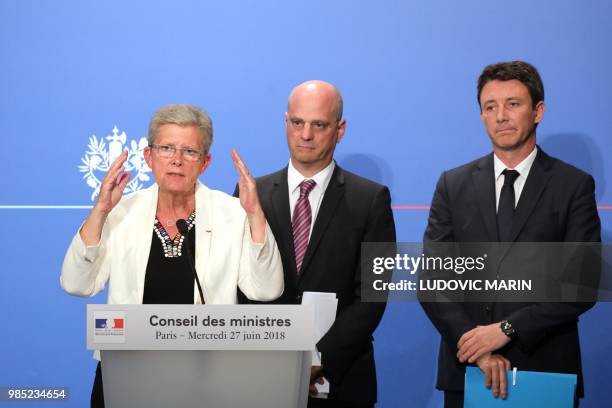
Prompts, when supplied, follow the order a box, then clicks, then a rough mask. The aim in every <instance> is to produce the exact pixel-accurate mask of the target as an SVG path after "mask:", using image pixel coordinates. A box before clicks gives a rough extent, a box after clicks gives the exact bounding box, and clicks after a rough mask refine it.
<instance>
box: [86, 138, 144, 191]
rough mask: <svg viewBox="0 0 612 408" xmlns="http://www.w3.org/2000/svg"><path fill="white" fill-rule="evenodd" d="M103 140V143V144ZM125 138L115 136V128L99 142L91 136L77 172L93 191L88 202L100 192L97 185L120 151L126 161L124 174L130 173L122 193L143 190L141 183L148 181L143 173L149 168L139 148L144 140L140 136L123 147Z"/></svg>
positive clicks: (141, 148)
mask: <svg viewBox="0 0 612 408" xmlns="http://www.w3.org/2000/svg"><path fill="white" fill-rule="evenodd" d="M104 139H106V140H107V141H108V146H107V143H106V142H105V141H104ZM126 142H127V136H126V134H125V132H121V133H119V129H117V126H115V127H114V128H113V134H112V136H111V135H109V136H106V137H105V138H104V137H101V138H100V139H99V140H98V138H97V137H96V135H91V137H90V138H89V145H88V146H87V152H86V153H85V155H84V156H83V157H82V158H81V162H82V163H83V164H81V165H80V166H79V171H80V172H81V173H84V174H83V178H84V179H85V181H86V182H87V185H88V186H89V187H91V188H92V189H93V193H91V201H94V200H95V199H96V197H97V196H98V194H99V193H100V185H101V184H102V180H103V179H104V176H105V175H106V172H107V171H108V169H109V167H110V166H111V164H112V163H113V162H114V161H115V159H116V158H117V157H118V156H119V155H120V154H121V152H122V151H123V150H124V149H127V151H128V158H127V161H126V163H125V166H124V167H125V171H127V172H130V173H131V176H132V177H131V179H130V182H129V183H128V184H127V186H126V188H125V191H124V194H128V193H133V192H135V191H138V190H140V189H141V188H143V187H144V184H143V182H145V181H149V180H150V179H151V178H150V177H149V175H148V174H147V173H150V172H151V169H150V168H149V166H148V165H147V163H146V162H145V160H144V156H143V149H144V148H145V147H147V144H148V143H147V138H145V137H141V138H140V140H138V141H136V140H131V141H130V143H129V145H126Z"/></svg>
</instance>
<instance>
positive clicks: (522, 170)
mask: <svg viewBox="0 0 612 408" xmlns="http://www.w3.org/2000/svg"><path fill="white" fill-rule="evenodd" d="M537 154H538V147H537V146H536V147H534V149H533V150H532V151H531V153H529V156H527V157H525V158H524V159H523V161H522V162H520V163H519V164H517V165H516V167H514V169H512V170H516V171H518V172H519V174H520V177H527V175H528V174H529V170H531V166H532V165H533V162H534V161H535V158H536V155H537ZM507 168H508V167H506V165H505V164H504V162H502V161H501V160H500V159H499V157H497V155H496V154H495V153H493V170H494V173H495V180H498V179H499V178H500V177H501V175H502V171H504V170H506V169H507Z"/></svg>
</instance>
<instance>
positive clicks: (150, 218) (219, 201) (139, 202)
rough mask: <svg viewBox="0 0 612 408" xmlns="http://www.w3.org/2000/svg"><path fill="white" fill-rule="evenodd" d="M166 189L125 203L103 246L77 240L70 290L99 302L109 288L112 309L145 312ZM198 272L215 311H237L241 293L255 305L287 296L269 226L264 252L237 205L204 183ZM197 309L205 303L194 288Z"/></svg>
mask: <svg viewBox="0 0 612 408" xmlns="http://www.w3.org/2000/svg"><path fill="white" fill-rule="evenodd" d="M157 192H158V186H157V184H154V185H153V186H151V187H149V188H147V189H145V190H141V191H138V192H136V193H134V194H132V195H130V196H126V197H123V198H122V199H121V201H120V202H119V204H117V206H116V207H115V208H114V209H113V210H112V211H111V213H110V214H109V216H108V218H107V219H106V223H105V224H104V228H103V230H102V238H101V240H100V242H99V244H98V245H97V246H95V247H87V246H85V244H84V243H83V240H82V239H81V236H80V234H79V232H78V231H77V233H76V235H75V236H74V238H73V240H72V243H71V244H70V247H69V248H68V252H67V253H66V257H65V258H64V264H63V267H62V274H61V277H60V283H61V285H62V288H64V290H65V291H66V292H68V293H70V294H73V295H77V296H94V295H96V294H97V293H99V292H100V291H102V290H103V289H104V286H105V284H106V282H107V281H109V287H108V303H109V304H141V303H142V298H143V293H144V282H145V273H146V269H147V262H148V260H149V252H150V249H151V239H152V237H153V224H154V221H155V213H156V209H157ZM195 199H196V241H195V242H196V248H195V267H196V270H197V272H198V277H199V279H200V283H201V285H202V291H203V292H204V301H205V302H206V303H207V304H233V303H237V296H236V287H237V286H238V287H240V290H241V291H242V292H243V293H244V294H245V295H246V296H247V297H249V298H250V299H253V300H264V301H268V300H274V299H276V298H278V297H279V296H280V295H281V294H282V292H283V289H284V280H283V267H282V263H281V257H280V253H279V251H278V247H277V246H276V241H275V240H274V235H273V234H272V231H271V230H270V227H269V226H268V225H267V223H266V234H265V240H264V243H263V244H257V243H254V242H253V241H252V240H251V232H250V226H249V223H248V220H247V216H246V213H245V212H244V210H243V208H242V207H241V206H240V201H239V200H238V199H237V198H234V197H231V196H229V195H227V194H225V193H223V192H221V191H216V190H211V189H209V188H208V187H206V186H205V185H203V184H201V183H200V182H199V181H198V182H197V183H196V191H195ZM193 296H194V303H200V300H199V294H198V290H197V286H196V285H195V282H194V295H193Z"/></svg>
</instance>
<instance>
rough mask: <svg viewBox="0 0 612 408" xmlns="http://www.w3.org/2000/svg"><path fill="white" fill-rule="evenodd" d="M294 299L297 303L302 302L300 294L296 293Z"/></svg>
mask: <svg viewBox="0 0 612 408" xmlns="http://www.w3.org/2000/svg"><path fill="white" fill-rule="evenodd" d="M295 301H296V302H297V303H302V295H297V296H296V297H295Z"/></svg>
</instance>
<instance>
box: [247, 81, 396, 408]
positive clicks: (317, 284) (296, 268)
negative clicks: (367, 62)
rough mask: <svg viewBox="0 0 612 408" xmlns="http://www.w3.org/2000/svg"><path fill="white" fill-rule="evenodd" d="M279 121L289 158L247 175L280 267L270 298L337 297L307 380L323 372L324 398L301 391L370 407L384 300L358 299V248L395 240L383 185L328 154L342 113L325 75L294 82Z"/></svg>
mask: <svg viewBox="0 0 612 408" xmlns="http://www.w3.org/2000/svg"><path fill="white" fill-rule="evenodd" d="M285 122H286V130H287V144H288V145H289V152H290V155H291V159H290V161H289V165H288V166H287V167H285V168H284V169H282V170H280V171H278V172H276V173H273V174H270V175H267V176H264V177H261V178H258V179H257V180H256V181H257V189H258V192H259V196H260V197H261V205H262V207H263V210H264V213H265V215H266V219H267V220H268V223H269V224H270V227H271V229H272V231H273V233H274V236H275V238H276V241H277V244H278V247H279V250H280V252H281V257H282V261H283V268H284V271H285V292H284V293H283V295H282V296H281V298H280V299H278V300H277V301H276V302H277V303H301V299H302V293H303V292H305V291H314V292H331V293H335V294H336V296H337V298H338V309H337V314H336V320H335V322H334V324H333V325H332V327H331V328H330V329H329V331H328V332H327V333H326V334H325V335H324V336H323V337H322V338H321V340H320V341H319V342H318V343H317V345H316V346H317V350H318V352H320V353H321V361H322V364H321V366H313V368H312V378H311V387H310V394H311V396H316V394H317V392H316V389H315V387H314V382H319V383H320V382H322V379H323V378H325V379H327V380H328V381H329V383H330V393H329V398H328V399H319V398H310V399H309V402H308V406H309V407H319V406H323V407H373V406H374V403H375V402H376V372H375V369H374V353H373V347H372V333H373V332H374V330H375V329H376V327H377V325H378V323H379V322H380V319H381V318H382V315H383V312H384V309H385V304H384V303H362V302H361V288H360V286H361V276H360V274H361V270H360V255H361V243H362V242H395V224H394V221H393V214H392V212H391V205H390V204H391V198H390V194H389V190H388V188H387V187H385V186H382V185H379V184H377V183H374V182H372V181H370V180H367V179H364V178H362V177H359V176H357V175H355V174H353V173H350V172H348V171H346V170H343V169H342V168H340V166H338V165H337V164H336V163H335V162H334V160H333V154H334V150H335V148H336V144H337V143H339V142H340V141H341V140H342V137H343V136H344V131H345V128H346V121H345V120H344V119H343V118H342V96H341V95H340V92H339V91H338V90H337V89H336V87H334V86H333V85H331V84H329V83H326V82H323V81H308V82H305V83H302V84H300V85H298V86H297V87H296V88H295V89H293V91H292V92H291V95H290V96H289V101H288V108H287V112H286V114H285Z"/></svg>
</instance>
